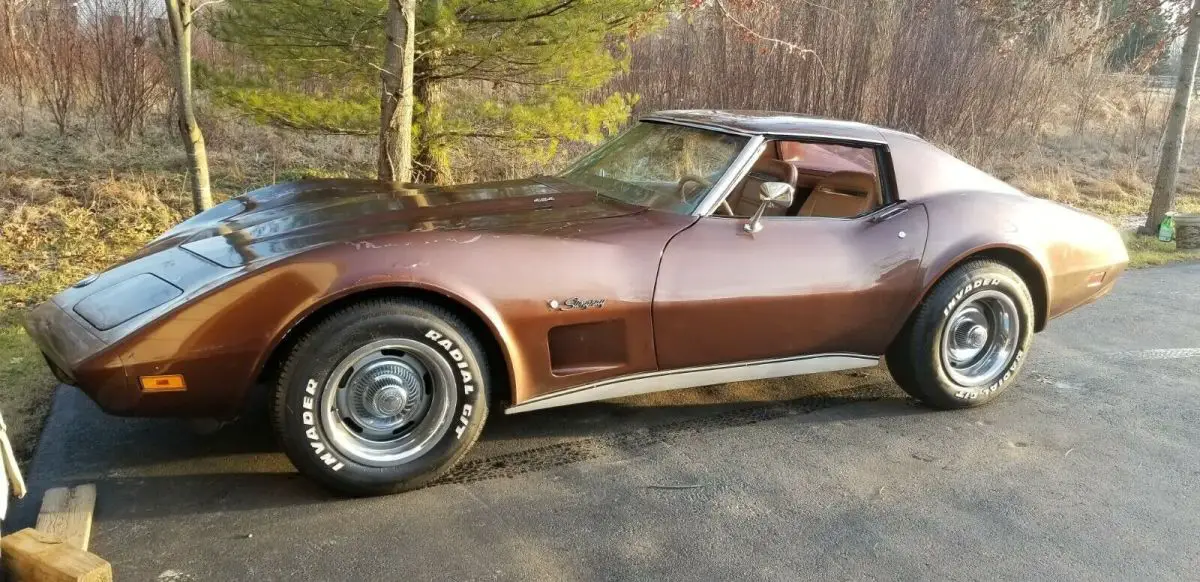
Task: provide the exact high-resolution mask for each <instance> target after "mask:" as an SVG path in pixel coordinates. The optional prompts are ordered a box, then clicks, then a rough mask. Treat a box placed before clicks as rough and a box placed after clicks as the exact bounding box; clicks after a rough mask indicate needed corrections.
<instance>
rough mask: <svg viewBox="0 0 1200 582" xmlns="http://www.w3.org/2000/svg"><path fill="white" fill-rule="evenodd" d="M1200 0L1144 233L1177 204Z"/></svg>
mask: <svg viewBox="0 0 1200 582" xmlns="http://www.w3.org/2000/svg"><path fill="white" fill-rule="evenodd" d="M1198 8H1200V0H1193V1H1192V2H1191V8H1190V9H1189V10H1188V18H1189V19H1190V22H1189V23H1188V30H1187V36H1186V37H1185V38H1184V41H1183V55H1182V56H1181V57H1180V59H1179V78H1178V80H1176V82H1175V98H1174V100H1172V102H1171V111H1170V113H1169V114H1168V115H1167V128H1166V131H1165V133H1164V134H1163V147H1162V158H1161V159H1160V160H1159V162H1158V177H1156V178H1155V179H1154V197H1153V198H1151V200H1150V214H1149V216H1147V217H1146V224H1145V225H1144V226H1143V227H1142V233H1143V234H1154V233H1156V232H1158V224H1159V223H1160V222H1162V219H1163V216H1164V215H1166V213H1167V212H1169V211H1170V210H1171V209H1172V208H1174V207H1175V180H1176V179H1177V178H1178V177H1179V158H1180V156H1181V155H1182V153H1183V138H1184V136H1185V135H1186V131H1187V118H1188V109H1189V108H1190V107H1191V104H1192V103H1191V102H1192V89H1193V88H1194V87H1195V84H1196V56H1197V54H1200V52H1198V50H1197V49H1198V48H1200V18H1197V17H1196V14H1197V12H1198V10H1197V9H1198Z"/></svg>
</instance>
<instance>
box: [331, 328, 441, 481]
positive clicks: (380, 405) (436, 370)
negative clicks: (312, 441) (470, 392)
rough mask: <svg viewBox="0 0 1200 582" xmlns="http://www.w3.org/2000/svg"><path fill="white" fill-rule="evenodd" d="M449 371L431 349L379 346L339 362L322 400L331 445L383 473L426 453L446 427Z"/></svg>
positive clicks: (398, 342) (395, 342)
mask: <svg viewBox="0 0 1200 582" xmlns="http://www.w3.org/2000/svg"><path fill="white" fill-rule="evenodd" d="M453 386H454V371H453V370H452V369H451V368H450V364H449V363H448V362H447V361H446V360H445V358H443V357H442V356H441V355H440V354H438V353H437V352H436V351H435V350H434V349H433V348H431V347H429V346H427V345H425V344H423V343H421V342H417V341H413V340H408V339H392V340H382V341H378V342H374V343H371V344H369V345H367V346H363V347H362V348H360V349H358V350H355V351H354V352H352V353H351V354H350V355H348V356H346V357H345V358H343V359H342V361H341V362H339V363H338V365H337V366H336V367H335V368H334V371H333V374H331V375H330V377H329V380H327V381H326V383H325V387H324V391H323V392H322V394H321V421H322V425H323V428H324V429H325V432H326V434H327V435H328V437H329V440H330V444H331V445H332V446H333V447H334V448H335V449H337V451H338V452H339V453H341V454H343V455H345V456H347V457H349V458H351V459H353V460H355V461H357V462H359V463H362V464H365V465H370V466H375V467H386V466H394V465H397V464H399V463H403V462H407V461H409V460H411V459H413V458H416V457H418V456H420V455H422V454H424V453H425V452H427V451H428V450H429V449H430V448H431V447H433V445H434V444H436V443H437V442H438V440H439V439H440V438H441V437H442V435H444V434H445V433H446V430H448V429H449V427H450V421H451V418H450V417H451V415H453V412H454V409H455V406H456V404H457V400H458V397H457V393H456V391H455V390H454V389H453Z"/></svg>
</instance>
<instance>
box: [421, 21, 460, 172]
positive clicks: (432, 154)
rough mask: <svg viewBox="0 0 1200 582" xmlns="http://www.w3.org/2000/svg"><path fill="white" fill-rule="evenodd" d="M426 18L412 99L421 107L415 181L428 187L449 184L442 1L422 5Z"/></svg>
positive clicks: (423, 24) (423, 22)
mask: <svg viewBox="0 0 1200 582" xmlns="http://www.w3.org/2000/svg"><path fill="white" fill-rule="evenodd" d="M422 8H423V10H424V12H423V14H424V15H425V17H426V19H425V20H423V21H422V30H424V31H426V32H423V33H422V34H423V35H424V38H423V39H422V45H421V58H420V59H419V60H417V61H416V63H415V66H414V71H415V72H414V76H415V79H414V84H413V96H414V97H415V100H416V103H417V104H418V107H417V113H416V121H415V123H416V125H417V127H418V128H419V131H418V132H417V135H418V136H420V139H419V140H418V141H417V144H416V146H415V147H414V154H413V156H414V159H413V180H415V181H417V182H422V183H427V184H448V183H450V182H451V181H452V180H453V177H452V176H451V175H450V156H449V154H448V153H447V151H446V146H445V142H444V141H443V140H442V139H441V138H439V137H437V136H438V135H440V134H441V132H442V129H443V123H442V111H443V109H442V95H441V87H440V86H439V85H438V83H439V81H437V80H436V79H434V78H433V77H434V76H435V75H437V72H438V68H439V65H440V64H441V63H440V59H441V54H442V48H443V46H444V45H443V43H444V41H443V39H442V38H441V37H440V36H439V34H440V31H441V27H440V23H439V22H438V19H439V18H440V17H441V13H442V0H425V1H424V5H423V6H422Z"/></svg>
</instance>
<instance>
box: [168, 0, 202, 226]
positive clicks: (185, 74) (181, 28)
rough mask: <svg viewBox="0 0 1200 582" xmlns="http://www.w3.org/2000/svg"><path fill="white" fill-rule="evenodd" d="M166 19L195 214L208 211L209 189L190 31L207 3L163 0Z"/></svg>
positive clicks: (186, 0)
mask: <svg viewBox="0 0 1200 582" xmlns="http://www.w3.org/2000/svg"><path fill="white" fill-rule="evenodd" d="M166 3H167V20H169V21H170V23H171V40H172V43H173V45H174V48H175V51H174V53H175V54H174V56H175V73H174V79H175V96H176V100H175V101H176V103H177V105H178V109H179V134H180V137H182V138H183V149H184V150H185V151H187V158H188V174H189V177H190V179H191V187H192V209H193V210H194V211H195V212H196V213H197V214H199V213H200V212H203V211H205V210H208V209H209V208H212V205H213V200H212V187H211V186H210V185H209V181H208V152H207V150H205V149H204V133H203V132H202V131H200V125H199V124H198V123H196V111H195V104H194V99H193V96H192V30H193V27H194V24H195V20H194V18H195V16H196V11H197V10H199V9H200V8H203V7H204V6H205V5H207V4H209V3H210V2H202V3H200V4H199V5H196V6H195V7H194V8H193V3H192V0H166Z"/></svg>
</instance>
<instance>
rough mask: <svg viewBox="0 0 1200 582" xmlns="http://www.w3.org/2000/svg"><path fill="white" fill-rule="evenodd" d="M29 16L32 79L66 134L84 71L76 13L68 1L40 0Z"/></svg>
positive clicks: (62, 132)
mask: <svg viewBox="0 0 1200 582" xmlns="http://www.w3.org/2000/svg"><path fill="white" fill-rule="evenodd" d="M30 16H31V18H30V21H31V25H32V26H31V28H32V36H33V39H34V43H33V44H34V59H33V65H34V66H33V67H32V72H33V79H34V83H35V84H36V85H37V89H38V91H39V92H40V93H41V99H42V103H43V104H44V105H45V106H46V109H48V110H49V111H50V115H51V117H53V118H54V124H55V125H56V126H58V132H59V133H60V134H65V133H66V132H67V126H68V125H69V124H70V120H71V119H70V118H71V114H72V113H73V112H74V111H75V107H76V105H78V101H79V99H78V93H79V89H80V84H81V83H80V81H81V78H80V77H81V76H82V73H83V56H82V55H83V46H82V44H83V43H82V42H81V35H80V31H79V21H78V15H77V14H76V12H75V7H74V6H73V5H71V4H64V3H61V2H53V1H50V0H42V2H41V4H40V5H39V6H38V7H37V10H34V11H33V14H31V15H30Z"/></svg>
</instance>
